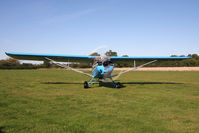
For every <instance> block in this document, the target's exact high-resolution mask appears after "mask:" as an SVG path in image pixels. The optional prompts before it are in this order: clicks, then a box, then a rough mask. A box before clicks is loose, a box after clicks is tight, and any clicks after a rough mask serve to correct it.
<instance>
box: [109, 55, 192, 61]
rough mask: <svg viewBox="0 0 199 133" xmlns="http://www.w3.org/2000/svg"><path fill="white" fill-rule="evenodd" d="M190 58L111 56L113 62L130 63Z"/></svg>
mask: <svg viewBox="0 0 199 133" xmlns="http://www.w3.org/2000/svg"><path fill="white" fill-rule="evenodd" d="M190 58H191V57H117V56H111V60H112V61H113V62H114V61H131V60H183V59H190Z"/></svg>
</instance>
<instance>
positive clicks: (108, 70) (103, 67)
mask: <svg viewBox="0 0 199 133" xmlns="http://www.w3.org/2000/svg"><path fill="white" fill-rule="evenodd" d="M5 54H6V55H8V56H10V57H12V58H16V59H19V60H35V61H48V62H50V63H52V64H55V65H58V66H60V67H63V68H66V69H69V70H73V71H75V72H78V73H81V74H84V75H87V76H89V77H91V80H90V81H89V82H87V81H85V82H84V84H83V85H84V88H89V87H90V86H91V85H93V84H94V83H96V82H99V84H100V83H101V82H102V80H106V79H110V80H111V81H112V84H113V87H114V88H120V87H121V84H120V82H117V83H116V82H115V81H114V80H113V77H116V76H117V77H119V76H120V75H122V74H124V73H127V72H130V71H135V70H137V69H138V68H142V67H144V66H146V65H149V64H151V63H154V62H156V61H158V60H183V59H190V58H191V57H118V56H79V55H49V54H32V53H7V52H6V53H5ZM137 60H148V62H147V63H145V64H142V65H140V66H136V61H137ZM121 61H133V62H134V67H133V68H130V69H128V70H126V71H123V72H120V73H118V74H114V75H111V74H112V72H113V70H114V63H118V62H121ZM59 62H78V63H93V65H92V75H91V74H88V73H85V72H83V71H80V70H77V69H75V68H72V67H70V66H69V65H65V64H61V63H59Z"/></svg>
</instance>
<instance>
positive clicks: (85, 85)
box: [84, 81, 88, 89]
mask: <svg viewBox="0 0 199 133" xmlns="http://www.w3.org/2000/svg"><path fill="white" fill-rule="evenodd" d="M84 88H85V89H86V88H88V82H86V81H85V82H84Z"/></svg>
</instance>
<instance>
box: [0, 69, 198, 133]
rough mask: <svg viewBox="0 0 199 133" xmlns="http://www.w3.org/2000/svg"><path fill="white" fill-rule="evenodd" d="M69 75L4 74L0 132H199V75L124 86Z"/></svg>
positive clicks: (142, 77)
mask: <svg viewBox="0 0 199 133" xmlns="http://www.w3.org/2000/svg"><path fill="white" fill-rule="evenodd" d="M85 80H89V78H88V77H86V76H84V75H80V74H78V73H75V72H72V71H66V70H1V71H0V133H4V132H5V133H8V132H10V133H14V132H20V133H56V132H71V133H117V132H118V133H127V132H128V133H146V132H148V133H150V132H151V133H152V132H154V133H175V132H176V133H189V132H190V133H197V132H199V72H158V71H157V72H150V71H146V72H144V71H139V72H130V73H127V74H125V75H122V76H121V77H120V78H119V79H118V80H119V81H120V82H121V83H123V85H124V87H123V88H120V89H113V88H111V87H110V86H107V85H106V84H105V86H102V87H99V86H98V85H95V86H94V87H92V88H89V89H83V84H82V83H83V82H84V81H85Z"/></svg>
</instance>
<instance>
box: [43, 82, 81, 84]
mask: <svg viewBox="0 0 199 133" xmlns="http://www.w3.org/2000/svg"><path fill="white" fill-rule="evenodd" d="M42 84H83V83H77V82H76V83H73V82H42Z"/></svg>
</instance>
